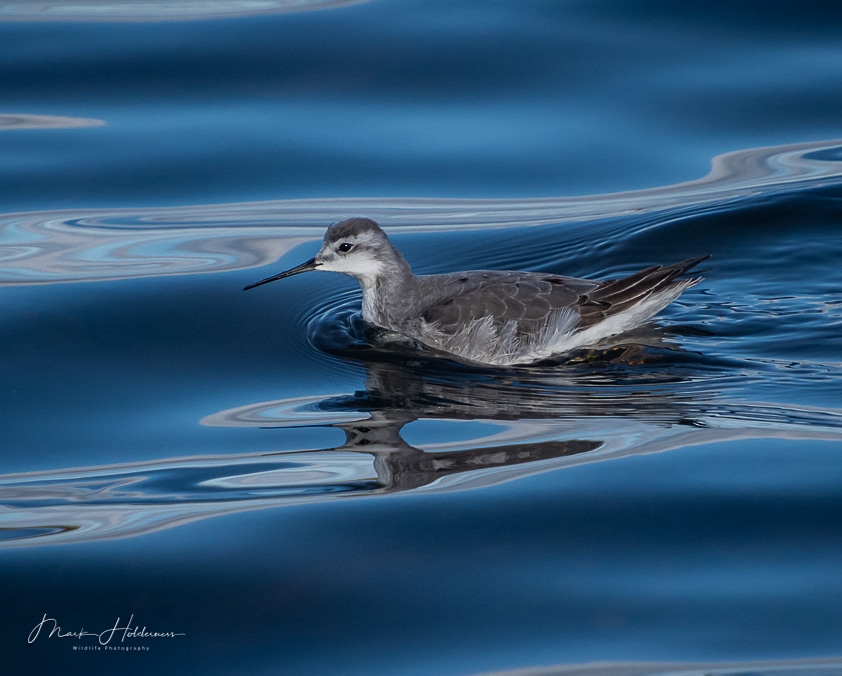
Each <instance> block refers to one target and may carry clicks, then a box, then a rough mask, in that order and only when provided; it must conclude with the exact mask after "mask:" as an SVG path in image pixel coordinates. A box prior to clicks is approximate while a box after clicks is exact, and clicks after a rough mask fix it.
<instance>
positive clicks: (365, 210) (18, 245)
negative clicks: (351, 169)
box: [0, 141, 842, 286]
mask: <svg viewBox="0 0 842 676" xmlns="http://www.w3.org/2000/svg"><path fill="white" fill-rule="evenodd" d="M841 145H842V144H840V142H839V141H823V142H816V143H803V144H797V145H789V146H778V147H774V148H754V149H750V150H744V151H739V152H734V153H728V154H725V155H721V156H719V157H716V158H714V159H713V166H712V169H711V172H710V173H709V174H708V175H707V176H706V177H704V178H702V179H699V180H697V181H690V182H687V183H681V184H678V185H673V186H667V187H663V188H656V189H651V190H639V191H634V192H626V193H617V194H609V195H597V196H586V197H573V198H541V199H502V200H467V199H464V200H463V199H360V198H357V199H319V200H283V201H269V202H250V203H242V204H226V205H205V206H191V207H174V208H152V209H119V210H91V211H88V212H87V213H80V212H79V211H51V212H42V213H38V212H32V213H21V214H6V215H3V216H0V242H2V245H1V246H0V286H6V285H10V284H43V283H63V282H73V281H103V280H109V279H128V278H139V277H157V276H163V275H178V274H195V273H217V272H224V271H227V270H240V269H246V268H255V267H260V266H263V265H266V264H268V263H273V262H275V261H276V260H277V259H278V258H280V257H281V256H282V255H283V254H285V253H286V252H287V251H289V250H290V249H292V248H293V247H295V246H297V245H298V244H300V243H302V242H304V241H310V240H315V239H319V238H321V236H322V234H323V232H324V228H325V225H326V224H327V223H330V222H332V221H335V220H339V219H342V218H346V217H348V216H349V215H361V214H364V215H366V216H368V217H371V218H374V219H375V220H377V221H380V222H383V223H385V224H387V225H388V227H389V228H391V229H402V230H403V231H405V232H406V231H410V230H413V231H427V230H433V229H436V228H438V229H441V228H442V227H446V228H447V230H448V231H449V232H453V231H458V230H470V229H483V230H487V229H489V228H503V227H519V228H520V227H528V226H537V225H547V224H561V223H573V222H578V223H584V222H588V221H592V220H595V219H603V218H607V217H618V216H623V215H630V214H633V215H634V216H635V217H639V216H640V215H642V214H647V213H648V214H657V218H658V221H659V222H662V223H666V222H669V221H670V220H674V219H676V218H681V217H682V216H683V215H686V214H687V213H694V212H695V213H698V212H699V209H701V208H702V207H704V208H705V209H708V208H716V207H717V205H720V206H721V205H730V204H732V203H733V201H734V200H737V199H739V198H741V197H745V196H752V195H756V194H757V193H758V191H764V192H771V191H778V190H787V189H795V188H800V189H807V188H812V187H818V186H822V185H829V184H833V183H834V182H838V180H839V178H840V177H842V162H841V161H840V155H839V148H840V146H841ZM650 224H651V223H646V224H642V225H641V224H638V227H648V226H649V225H650Z"/></svg>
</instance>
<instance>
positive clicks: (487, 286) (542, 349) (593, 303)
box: [244, 218, 709, 366]
mask: <svg viewBox="0 0 842 676" xmlns="http://www.w3.org/2000/svg"><path fill="white" fill-rule="evenodd" d="M707 258H709V256H697V257H695V258H688V259H687V260H683V261H681V262H679V263H674V264H672V265H653V266H651V267H647V268H645V269H643V270H641V271H639V272H636V273H634V274H632V275H629V276H627V277H621V278H618V279H608V280H602V281H600V280H592V279H579V278H576V277H567V276H564V275H558V274H553V273H549V272H518V271H512V270H469V271H465V272H452V273H445V274H429V275H416V274H413V272H412V269H411V268H410V266H409V264H408V263H407V262H406V259H404V257H403V256H402V255H401V253H400V252H399V251H398V250H397V249H396V248H395V247H394V246H393V245H392V243H391V241H390V240H389V237H388V236H387V235H386V233H385V232H384V231H383V229H382V228H381V227H380V225H378V224H377V223H376V222H375V221H373V220H371V219H370V218H349V219H346V220H343V221H340V222H338V223H334V224H332V225H330V226H329V227H328V228H327V231H326V232H325V235H324V240H323V242H322V246H321V249H320V250H319V252H318V253H317V254H316V255H315V256H314V257H313V258H311V259H310V260H308V261H305V262H304V263H301V264H300V265H297V266H295V267H293V268H291V269H289V270H285V271H284V272H281V273H279V274H276V275H273V276H271V277H267V278H265V279H262V280H260V281H258V282H254V283H253V284H249V285H248V286H246V287H244V290H249V289H253V288H255V287H258V286H261V285H263V284H268V283H270V282H274V281H277V280H280V279H284V278H286V277H291V276H293V275H297V274H301V273H303V272H309V271H311V270H317V271H329V272H341V273H344V274H346V275H350V276H351V277H354V278H355V279H356V280H357V282H359V284H360V287H361V288H362V319H363V321H364V322H366V323H367V324H369V325H372V326H374V327H376V328H378V329H381V330H382V333H383V335H384V336H386V337H387V338H386V339H387V341H388V340H394V341H396V342H404V343H407V344H410V345H413V346H422V349H423V347H426V348H431V349H432V350H433V351H435V352H437V353H440V354H442V355H443V356H445V357H448V358H455V359H456V360H457V361H459V362H467V363H471V364H480V365H490V366H514V365H522V364H532V363H536V362H540V361H545V360H547V359H550V358H557V357H559V356H561V355H564V354H566V353H569V352H571V351H573V350H576V349H578V348H582V347H590V346H594V345H596V344H597V343H599V342H600V341H602V340H604V339H606V338H608V337H611V336H616V335H619V334H623V333H626V332H628V331H630V330H632V329H634V328H637V327H639V326H641V325H642V324H644V323H645V322H647V321H648V320H649V319H651V318H652V317H653V316H654V315H655V314H657V313H658V312H660V311H661V310H663V309H664V308H665V307H666V306H667V305H669V304H670V303H671V302H672V301H674V300H675V299H676V298H678V296H679V295H680V294H681V293H682V292H683V291H685V290H686V289H688V288H690V287H691V286H694V285H695V284H697V283H698V282H699V281H701V279H702V277H684V276H683V275H684V274H685V273H686V272H687V271H688V270H690V269H691V268H693V267H694V266H696V265H697V264H698V263H700V262H701V261H703V260H705V259H707Z"/></svg>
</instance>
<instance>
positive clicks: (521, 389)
mask: <svg viewBox="0 0 842 676" xmlns="http://www.w3.org/2000/svg"><path fill="white" fill-rule="evenodd" d="M645 354H646V352H645V350H644V348H642V347H641V345H639V344H638V345H634V346H626V347H623V346H612V347H611V348H609V349H608V350H607V352H606V353H605V354H603V355H602V358H603V361H604V362H605V363H608V364H611V363H615V361H616V360H617V359H619V358H620V357H621V356H624V357H627V358H632V359H635V360H637V359H640V358H641V355H645ZM367 356H368V357H369V359H367V360H366V361H364V362H362V363H363V364H364V367H365V371H366V381H365V388H364V389H363V390H360V391H357V392H355V393H354V394H352V395H347V396H337V397H329V398H325V399H322V400H320V401H318V402H317V404H316V406H315V408H316V409H317V411H318V412H321V413H324V414H327V415H336V414H341V413H348V414H349V415H353V414H354V413H356V414H359V413H360V412H365V413H367V414H368V417H367V418H366V419H365V420H350V421H342V422H334V423H332V424H331V426H333V427H335V428H337V429H341V430H342V431H343V432H344V434H345V442H344V443H343V444H342V445H341V446H337V447H335V448H332V449H325V450H330V451H335V452H353V453H365V454H368V455H370V456H372V457H373V458H374V468H375V471H376V475H377V477H376V480H377V483H378V485H379V486H380V489H379V491H378V492H397V491H405V490H411V489H415V488H420V487H422V486H426V485H429V484H432V483H433V482H435V481H437V480H439V479H441V478H443V477H448V476H451V475H457V474H462V475H465V474H467V473H474V472H477V471H479V470H494V469H498V470H499V469H502V468H506V467H515V466H518V465H527V464H529V463H534V462H538V461H544V460H552V459H560V458H565V457H570V456H575V455H579V454H585V453H589V452H592V451H597V450H598V449H600V448H602V447H603V446H604V445H605V442H606V439H605V438H600V437H599V436H595V435H594V434H593V433H594V432H597V433H599V432H600V431H601V432H605V433H611V430H610V428H612V427H616V425H605V424H602V425H597V426H595V425H592V424H591V425H585V424H584V421H588V420H590V421H591V422H593V420H594V419H596V418H598V419H601V420H602V419H604V418H606V417H609V418H614V419H620V420H622V419H627V418H635V419H638V420H640V421H645V422H648V423H653V422H654V423H656V424H657V425H659V426H664V425H676V424H677V425H690V426H696V425H699V422H698V419H697V415H698V414H699V413H700V411H699V409H698V407H697V406H694V405H693V404H692V403H691V402H688V401H686V397H685V398H681V397H679V396H678V394H677V391H681V388H670V387H663V383H658V379H657V378H654V379H653V377H652V375H651V373H648V374H647V375H648V377H649V379H650V382H649V383H648V384H649V385H650V387H649V388H648V389H647V388H646V387H641V386H640V385H642V384H643V383H635V382H632V385H631V386H629V384H628V378H626V379H625V382H626V384H625V386H620V385H617V384H616V383H614V384H612V383H610V382H609V380H610V378H609V377H608V376H606V375H604V374H603V375H602V376H594V372H593V370H592V368H591V366H592V365H590V364H589V365H588V367H587V368H584V367H583V368H582V370H581V371H580V372H578V371H576V368H575V365H574V366H571V368H570V369H568V370H564V369H543V370H541V369H518V370H511V371H500V370H488V371H482V370H476V369H463V370H462V371H459V370H458V369H457V370H454V369H453V368H450V367H449V366H448V367H447V368H442V366H441V364H440V363H437V362H436V361H434V360H431V361H419V360H417V359H414V360H413V359H409V360H407V359H400V358H396V357H395V355H394V352H392V353H390V354H389V356H388V360H383V359H378V358H380V357H382V356H383V355H377V357H378V358H371V357H372V355H371V354H369V355H367ZM587 357H588V356H587V355H578V356H577V357H576V359H579V360H586V359H587ZM650 357H651V355H650ZM626 375H628V374H626ZM673 379H674V378H673ZM277 403H278V402H274V404H277ZM265 408H266V410H269V409H271V408H273V405H271V404H270V405H267V406H265ZM256 414H260V415H256ZM218 415H224V416H226V420H227V424H234V425H238V424H239V425H242V424H248V423H247V422H246V421H247V420H253V421H255V422H256V421H258V420H260V421H261V422H262V423H263V424H262V425H261V426H273V425H271V421H272V417H271V415H270V416H266V415H263V414H261V411H260V410H259V408H258V409H255V408H254V407H251V408H250V407H246V409H237V410H234V411H228V412H223V414H218ZM431 419H439V420H462V421H491V422H494V421H501V422H505V421H511V422H512V424H513V425H517V424H519V423H523V422H529V421H535V422H536V423H539V426H541V425H542V424H545V423H550V424H551V427H552V429H551V433H550V436H553V437H554V438H552V439H547V438H546V436H547V434H546V433H543V434H541V435H540V436H541V437H543V438H531V439H530V438H528V435H527V438H526V439H523V438H521V439H518V440H517V441H516V442H510V443H503V444H500V443H499V439H497V440H495V439H492V440H485V442H484V443H483V441H482V440H479V441H476V442H474V444H475V447H471V445H470V444H471V442H467V443H465V444H462V445H460V447H459V448H456V449H452V450H451V449H446V450H436V451H430V450H423V449H421V448H417V447H415V446H412V445H410V444H409V443H408V442H407V441H406V440H405V439H404V438H403V436H402V435H401V432H402V430H403V428H404V427H405V426H406V425H408V424H409V423H411V422H414V421H417V420H431ZM207 422H209V423H210V424H225V423H224V422H223V421H222V420H220V419H219V418H216V419H215V420H212V421H211V420H208V421H207ZM276 422H277V423H280V424H281V425H282V426H284V425H283V420H282V419H281V418H278V419H276ZM266 423H270V424H269V425H267V424H266ZM252 424H254V423H252ZM503 427H505V426H503ZM583 428H587V432H586V431H585V429H583ZM613 433H614V434H615V435H616V431H615V432H613ZM559 437H561V438H559ZM568 437H569V438H568Z"/></svg>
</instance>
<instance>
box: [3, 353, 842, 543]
mask: <svg viewBox="0 0 842 676" xmlns="http://www.w3.org/2000/svg"><path fill="white" fill-rule="evenodd" d="M363 365H364V368H365V373H366V381H365V387H364V389H362V390H360V391H358V392H355V393H351V394H345V395H336V396H328V397H309V398H299V399H284V400H278V401H272V402H261V403H257V404H253V405H250V406H245V407H238V408H234V409H229V410H225V411H221V412H219V413H216V414H213V415H210V416H208V417H207V418H205V419H204V420H203V421H202V422H203V424H205V425H209V426H225V427H238V428H254V429H255V431H256V432H257V433H260V434H266V435H273V434H283V433H284V430H285V429H286V428H288V427H289V426H291V425H298V426H300V425H302V424H303V425H312V426H327V427H332V428H336V429H338V430H341V431H342V432H343V433H344V437H345V440H344V442H343V443H342V444H340V445H338V446H335V447H329V448H324V449H311V450H301V451H296V452H276V453H252V454H228V455H221V456H198V457H180V458H167V459H165V460H160V461H153V462H141V463H132V464H118V465H105V466H99V467H88V468H78V469H71V470H56V471H47V472H30V473H23V474H11V475H5V476H0V504H2V509H1V510H0V546H15V545H18V546H20V545H33V544H38V543H44V544H46V543H52V542H56V543H58V542H77V541H84V540H101V539H108V538H113V537H126V536H134V535H140V534H143V533H148V532H152V531H156V530H160V529H163V528H169V527H173V526H177V525H181V524H185V523H189V522H193V521H196V520H199V519H204V518H207V517H212V516H217V515H222V514H229V513H233V512H240V511H244V510H254V509H261V508H267V507H279V506H283V505H294V504H302V503H304V502H312V501H324V500H336V499H348V498H351V497H371V496H376V495H380V494H384V493H394V492H401V491H410V490H427V491H429V490H435V491H445V490H456V489H463V488H466V487H469V486H470V487H477V486H488V485H492V484H497V483H500V482H503V481H509V480H512V479H516V478H520V477H525V476H528V475H531V474H536V473H540V472H545V471H548V470H550V469H556V468H560V467H564V466H569V465H576V464H581V463H587V462H594V461H604V460H607V459H610V458H616V457H622V456H627V455H631V454H640V453H653V452H661V451H666V450H670V449H673V448H680V447H685V446H687V445H693V444H704V443H712V442H716V441H723V440H729V439H739V438H751V437H758V438H759V437H764V438H772V437H778V438H796V439H833V440H837V441H838V440H840V439H842V415H840V412H838V411H826V410H825V411H820V410H811V409H793V408H792V407H789V406H787V407H783V406H780V407H779V406H775V405H771V404H746V403H739V404H736V403H729V402H727V401H723V400H722V399H721V398H720V397H719V395H717V393H716V392H715V391H714V390H713V389H712V387H711V383H706V382H704V381H700V380H699V379H698V378H697V379H695V380H694V379H691V378H689V377H686V375H685V374H683V373H682V372H681V369H680V359H677V360H676V364H675V365H673V367H668V366H667V367H664V366H662V368H661V369H660V370H659V369H646V370H645V371H644V373H645V375H642V376H640V377H635V374H634V371H633V370H629V369H628V368H627V367H622V366H621V367H620V368H621V369H623V370H622V372H621V373H615V374H614V377H612V376H611V369H610V368H608V369H607V370H606V369H602V370H601V371H602V372H601V373H600V369H596V370H594V369H593V368H588V369H583V370H582V371H581V372H578V373H577V371H576V370H575V367H574V368H573V369H572V370H564V371H562V372H561V374H559V373H558V372H555V371H553V370H552V369H545V370H539V369H523V370H517V371H515V370H512V371H510V372H502V373H500V372H484V371H481V370H474V371H470V370H465V371H462V372H460V371H454V370H453V369H439V368H436V366H435V364H434V363H425V362H419V361H417V360H411V361H401V360H398V359H392V360H390V361H383V360H380V359H370V360H368V361H365V362H363ZM591 366H593V365H591ZM650 366H653V367H654V364H652V365H650ZM653 370H654V371H657V372H658V373H659V374H660V376H659V377H653ZM417 424H422V425H423V424H427V425H429V424H434V425H435V424H439V425H440V424H450V425H457V427H458V428H459V432H460V434H455V435H454V434H445V435H444V438H443V440H440V441H438V442H436V443H431V442H429V439H431V438H433V437H434V436H435V435H430V434H427V433H425V434H423V435H421V436H422V438H423V439H424V440H425V441H424V442H422V443H417V444H412V443H410V442H408V441H407V437H410V436H411V435H410V434H409V432H410V430H411V427H410V426H411V425H417ZM265 428H268V429H265ZM466 431H467V432H468V434H465V432H466ZM439 436H441V435H439Z"/></svg>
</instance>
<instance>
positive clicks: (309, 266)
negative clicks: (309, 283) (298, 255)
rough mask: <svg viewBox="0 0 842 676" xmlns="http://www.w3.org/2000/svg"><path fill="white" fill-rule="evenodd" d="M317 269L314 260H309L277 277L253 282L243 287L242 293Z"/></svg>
mask: <svg viewBox="0 0 842 676" xmlns="http://www.w3.org/2000/svg"><path fill="white" fill-rule="evenodd" d="M317 267H319V265H318V263H316V259H315V258H311V259H310V260H309V261H304V262H303V263H302V264H301V265H296V266H295V267H294V268H290V269H289V270H286V271H285V272H281V273H278V274H277V275H273V276H272V277H267V278H266V279H261V280H260V281H259V282H255V283H254V284H249V285H248V286H244V287H243V291H248V290H249V289H253V288H254V287H256V286H260V285H261V284H268V283H269V282H276V281H277V280H279V279H283V278H284V277H292V276H293V275H298V274H300V273H302V272H309V271H310V270H315V269H316V268H317Z"/></svg>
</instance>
